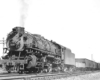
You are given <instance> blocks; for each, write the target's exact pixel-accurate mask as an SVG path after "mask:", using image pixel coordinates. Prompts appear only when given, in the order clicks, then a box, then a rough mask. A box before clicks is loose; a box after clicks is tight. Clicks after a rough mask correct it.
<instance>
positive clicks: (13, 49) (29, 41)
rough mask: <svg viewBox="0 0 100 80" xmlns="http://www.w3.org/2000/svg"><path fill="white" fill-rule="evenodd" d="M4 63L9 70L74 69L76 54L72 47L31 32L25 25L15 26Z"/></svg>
mask: <svg viewBox="0 0 100 80" xmlns="http://www.w3.org/2000/svg"><path fill="white" fill-rule="evenodd" d="M6 46H7V48H5V53H6V55H5V56H4V57H3V64H4V66H5V68H6V70H7V71H8V73H10V72H13V71H15V72H18V73H32V72H35V73H40V72H45V73H48V72H57V71H67V70H70V71H72V70H74V68H75V55H74V54H73V53H72V52H71V50H70V49H68V48H66V47H64V46H62V45H60V44H58V43H56V42H54V41H49V40H47V39H45V38H44V37H42V36H41V35H38V34H31V33H28V32H26V31H25V30H24V27H14V28H13V29H12V31H11V32H10V33H9V34H8V36H7V39H6Z"/></svg>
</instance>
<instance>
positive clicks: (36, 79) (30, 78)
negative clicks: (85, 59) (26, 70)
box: [0, 71, 97, 80]
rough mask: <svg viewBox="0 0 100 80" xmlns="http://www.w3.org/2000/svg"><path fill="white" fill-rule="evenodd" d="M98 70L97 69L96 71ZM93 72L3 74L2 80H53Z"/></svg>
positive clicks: (0, 79)
mask: <svg viewBox="0 0 100 80" xmlns="http://www.w3.org/2000/svg"><path fill="white" fill-rule="evenodd" d="M96 72H97V71H96ZM89 73H92V72H91V71H90V72H89V71H86V72H67V73H49V74H41V73H40V74H1V75H0V80H53V79H57V78H62V77H63V78H64V77H70V76H78V75H84V74H89Z"/></svg>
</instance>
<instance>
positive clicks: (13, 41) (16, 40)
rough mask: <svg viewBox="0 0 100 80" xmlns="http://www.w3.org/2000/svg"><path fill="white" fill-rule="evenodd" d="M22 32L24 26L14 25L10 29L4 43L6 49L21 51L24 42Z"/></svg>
mask: <svg viewBox="0 0 100 80" xmlns="http://www.w3.org/2000/svg"><path fill="white" fill-rule="evenodd" d="M23 34H24V28H23V27H15V28H13V29H12V31H11V32H10V33H9V34H8V36H7V40H6V45H7V48H8V50H11V51H21V50H22V48H23V46H24V44H23Z"/></svg>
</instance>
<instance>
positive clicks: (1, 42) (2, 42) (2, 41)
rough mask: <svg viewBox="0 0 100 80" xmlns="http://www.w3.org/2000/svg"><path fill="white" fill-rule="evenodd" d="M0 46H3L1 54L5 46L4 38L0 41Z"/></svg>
mask: <svg viewBox="0 0 100 80" xmlns="http://www.w3.org/2000/svg"><path fill="white" fill-rule="evenodd" d="M0 44H3V53H4V46H5V40H4V38H3V39H2V40H0Z"/></svg>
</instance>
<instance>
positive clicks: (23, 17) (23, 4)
mask: <svg viewBox="0 0 100 80" xmlns="http://www.w3.org/2000/svg"><path fill="white" fill-rule="evenodd" d="M28 1H29V0H20V2H21V11H20V12H21V17H20V26H22V27H24V26H25V20H26V17H27V15H28Z"/></svg>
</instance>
